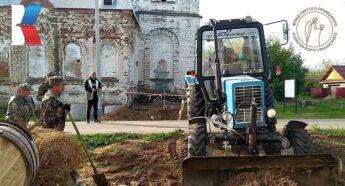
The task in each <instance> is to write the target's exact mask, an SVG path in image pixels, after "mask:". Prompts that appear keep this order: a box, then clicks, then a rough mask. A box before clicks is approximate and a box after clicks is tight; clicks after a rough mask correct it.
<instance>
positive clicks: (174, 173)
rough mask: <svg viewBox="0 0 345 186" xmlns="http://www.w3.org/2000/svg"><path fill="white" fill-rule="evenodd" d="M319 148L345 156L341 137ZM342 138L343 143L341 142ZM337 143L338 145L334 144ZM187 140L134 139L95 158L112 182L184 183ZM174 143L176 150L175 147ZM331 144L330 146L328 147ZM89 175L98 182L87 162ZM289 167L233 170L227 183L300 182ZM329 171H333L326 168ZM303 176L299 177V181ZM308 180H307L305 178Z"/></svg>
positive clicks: (280, 185) (275, 185)
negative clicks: (183, 165)
mask: <svg viewBox="0 0 345 186" xmlns="http://www.w3.org/2000/svg"><path fill="white" fill-rule="evenodd" d="M315 138H316V140H315V141H316V144H317V146H318V147H320V148H318V149H317V152H330V151H334V149H333V150H332V149H331V148H332V147H336V148H339V151H338V152H339V155H340V154H341V153H342V156H341V157H342V158H343V157H344V153H343V152H344V151H343V150H344V146H343V144H344V143H342V144H341V142H342V141H339V140H338V141H337V142H336V143H333V142H334V140H332V139H329V140H331V143H327V145H326V146H325V145H322V144H320V143H319V141H325V140H324V139H323V138H322V140H317V139H318V138H317V137H315V136H314V139H315ZM338 142H339V143H338ZM334 144H336V145H337V146H333V145H334ZM186 146H187V140H186V139H185V138H183V139H182V138H181V139H179V140H177V141H176V142H174V141H165V142H147V141H143V140H131V141H124V142H121V143H116V144H112V145H109V146H107V147H103V148H97V149H95V150H94V152H93V158H94V159H95V163H96V166H97V168H98V169H99V170H100V171H101V172H105V174H106V176H107V178H108V179H109V181H110V182H111V183H112V185H182V167H181V163H180V161H181V160H182V159H183V158H184V157H185V155H186ZM172 147H174V148H175V149H176V150H172ZM328 148H329V149H328ZM78 171H79V172H80V173H81V175H82V177H83V178H84V179H85V181H86V184H87V185H95V184H94V183H93V180H92V177H91V176H92V175H93V171H92V169H91V167H90V164H89V163H87V164H84V165H83V167H82V168H81V169H80V170H78ZM290 173H291V172H289V171H288V170H276V169H274V170H270V169H266V170H252V169H251V170H246V171H245V172H244V171H241V172H232V173H231V174H229V175H228V177H229V178H231V180H227V181H225V182H224V183H223V185H231V186H232V185H239V186H240V185H245V186H261V185H266V186H295V185H298V184H299V183H300V180H299V178H296V177H295V176H296V175H295V176H293V175H291V174H290ZM323 173H324V172H320V174H317V176H316V177H304V176H305V175H301V177H302V178H303V179H306V178H308V179H306V180H305V181H308V182H306V183H309V184H305V185H327V184H323V183H322V182H319V177H322V175H323ZM326 173H327V175H329V172H326ZM297 180H299V181H297ZM303 183H304V182H303Z"/></svg>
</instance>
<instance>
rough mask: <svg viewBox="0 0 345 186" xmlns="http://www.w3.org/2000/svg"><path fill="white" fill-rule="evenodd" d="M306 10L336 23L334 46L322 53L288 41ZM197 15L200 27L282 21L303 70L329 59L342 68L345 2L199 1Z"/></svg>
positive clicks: (344, 61)
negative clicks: (314, 10) (327, 15)
mask: <svg viewBox="0 0 345 186" xmlns="http://www.w3.org/2000/svg"><path fill="white" fill-rule="evenodd" d="M309 7H322V8H324V9H326V10H328V11H329V12H330V13H331V14H332V15H333V16H334V18H335V20H336V23H337V26H336V27H334V32H337V37H336V39H335V41H334V43H333V44H332V45H331V46H330V47H328V48H327V49H325V50H323V51H319V52H310V51H306V50H305V49H303V48H301V47H300V46H298V45H297V44H296V42H295V40H294V39H293V38H292V37H291V33H292V31H293V30H294V27H293V25H292V24H293V21H294V19H295V18H296V16H297V15H298V14H299V13H300V12H301V11H302V10H304V9H306V8H309ZM200 14H201V16H203V19H202V20H201V23H202V24H203V23H205V22H207V21H208V20H209V19H210V18H215V19H231V18H244V17H245V16H247V15H250V16H252V17H253V18H255V19H256V20H257V21H259V22H261V23H269V22H273V21H277V20H282V19H285V20H287V21H288V22H289V27H290V43H292V44H293V46H294V48H295V51H296V52H300V53H301V55H302V58H303V59H304V61H305V63H304V64H305V66H307V67H309V68H315V67H317V66H319V65H320V63H321V62H322V59H324V60H327V59H330V60H333V61H336V62H338V63H342V64H344V65H345V18H344V17H345V0H328V1H326V0H303V1H300V0H289V1H281V0H262V1H258V0H237V1H230V0H200Z"/></svg>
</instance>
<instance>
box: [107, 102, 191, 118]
mask: <svg viewBox="0 0 345 186" xmlns="http://www.w3.org/2000/svg"><path fill="white" fill-rule="evenodd" d="M179 111H180V108H178V107H172V108H166V109H163V108H162V107H161V106H157V107H156V106H152V107H151V108H150V109H149V110H147V111H135V110H134V109H131V108H128V107H126V106H123V107H121V108H119V109H118V110H117V111H115V112H111V113H107V114H104V115H103V116H101V120H102V121H116V120H125V121H135V120H177V119H178V114H179ZM182 119H186V113H183V114H182Z"/></svg>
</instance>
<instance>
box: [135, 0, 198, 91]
mask: <svg viewBox="0 0 345 186" xmlns="http://www.w3.org/2000/svg"><path fill="white" fill-rule="evenodd" d="M132 4H133V7H134V9H135V10H136V12H137V16H138V18H139V22H140V26H141V32H140V43H139V46H138V56H139V57H138V59H139V65H140V67H139V69H140V70H139V72H138V74H139V79H140V80H142V81H139V83H143V84H145V85H147V86H148V87H149V88H150V89H157V90H162V89H165V90H168V91H171V92H175V91H177V92H183V89H184V86H185V83H184V75H185V74H186V72H187V71H188V70H190V69H193V64H194V59H195V55H194V51H195V33H196V31H197V29H198V27H199V24H200V18H201V17H200V15H199V0H166V1H162V0H146V1H142V0H133V1H132ZM163 63H166V70H163V69H159V68H157V66H159V65H158V64H163ZM163 66H164V65H163Z"/></svg>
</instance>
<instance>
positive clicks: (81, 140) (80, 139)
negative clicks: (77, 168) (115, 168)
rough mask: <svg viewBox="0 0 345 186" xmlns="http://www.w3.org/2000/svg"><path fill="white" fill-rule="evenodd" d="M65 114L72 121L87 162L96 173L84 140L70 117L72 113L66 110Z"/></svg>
mask: <svg viewBox="0 0 345 186" xmlns="http://www.w3.org/2000/svg"><path fill="white" fill-rule="evenodd" d="M67 115H68V117H69V119H70V120H71V122H72V125H73V128H74V130H75V131H76V133H77V136H78V139H79V141H80V142H81V145H82V146H83V149H84V151H85V153H86V156H87V159H88V160H89V162H90V163H91V166H92V169H93V171H94V172H95V174H98V173H97V169H96V166H95V164H93V161H92V159H91V157H90V154H89V152H88V151H87V148H86V146H85V143H84V140H83V138H82V137H81V135H80V132H79V130H78V128H77V125H76V124H75V122H74V119H73V117H72V114H71V113H70V112H67Z"/></svg>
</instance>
